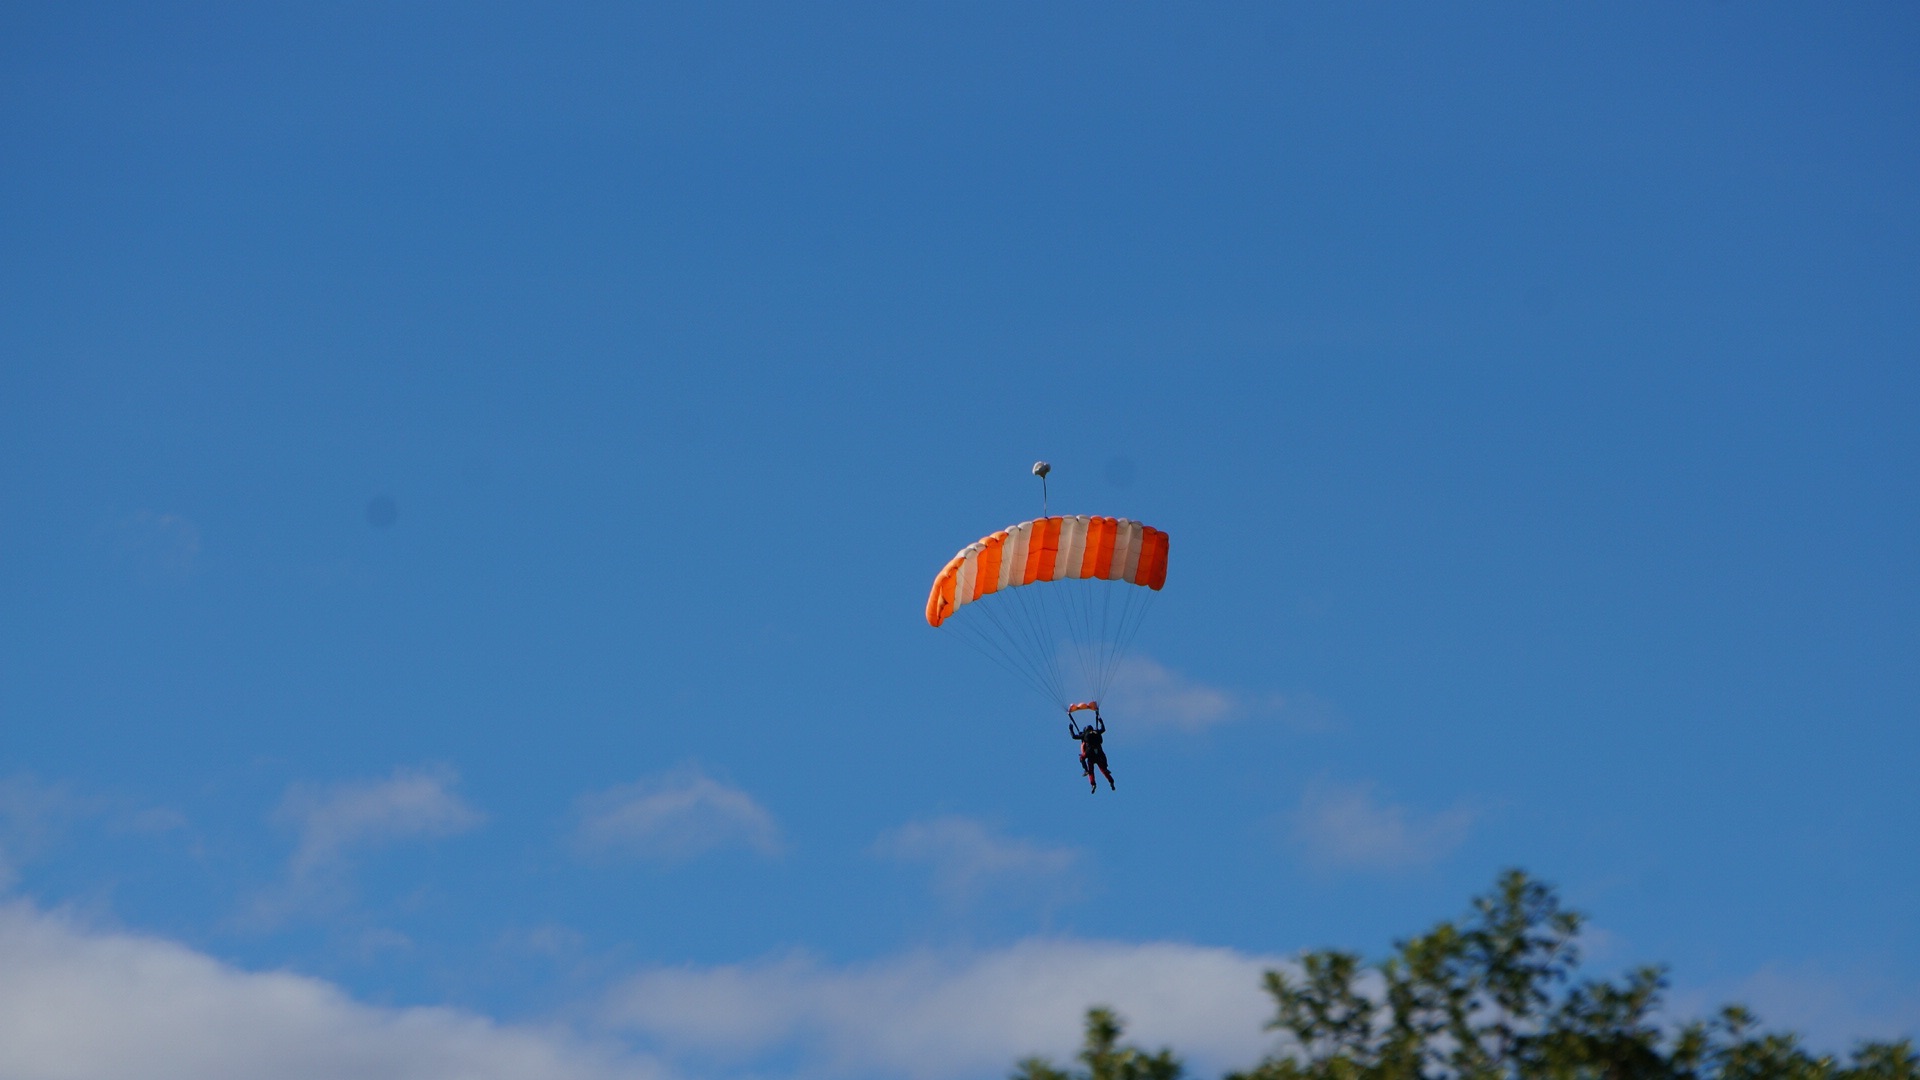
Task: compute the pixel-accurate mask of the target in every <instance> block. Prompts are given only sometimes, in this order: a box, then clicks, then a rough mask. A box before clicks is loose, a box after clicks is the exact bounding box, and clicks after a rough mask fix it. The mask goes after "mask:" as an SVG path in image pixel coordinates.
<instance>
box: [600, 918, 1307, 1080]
mask: <svg viewBox="0 0 1920 1080" xmlns="http://www.w3.org/2000/svg"><path fill="white" fill-rule="evenodd" d="M1281 962H1282V961H1281V960H1280V959H1279V958H1277V957H1261V956H1250V955H1247V954H1245V953H1239V952H1235V951H1233V950H1230V949H1210V948H1202V947H1199V946H1194V945H1183V944H1174V943H1152V944H1126V943H1121V942H1104V941H1078V940H1047V939H1036V940H1030V941H1025V942H1020V943H1018V944H1015V945H1012V946H1009V947H1007V948H1003V949H997V950H992V951H982V952H959V953H938V952H918V953H912V954H908V955H905V956H900V957H896V958H890V959H885V960H880V961H875V962H872V963H867V964H856V965H851V966H845V967H835V966H830V965H827V964H824V963H822V962H820V961H818V960H816V959H813V958H811V957H808V956H805V955H794V956H789V957H785V958H780V959H771V960H766V961H762V962H759V963H753V964H741V965H729V966H721V967H709V968H696V967H688V968H677V969H660V970H654V971H649V972H644V973H642V974H639V975H637V976H634V977H633V978H631V979H630V980H628V981H627V982H626V983H624V984H622V985H621V986H619V987H618V988H617V989H616V990H615V991H614V992H613V993H612V994H611V995H610V996H609V999H608V1006H607V1010H606V1017H607V1020H608V1022H609V1023H611V1024H614V1025H616V1026H619V1027H623V1028H625V1029H628V1030H631V1031H634V1032H637V1033H640V1034H642V1035H644V1036H646V1037H648V1038H649V1039H650V1040H652V1041H653V1042H654V1043H655V1044H656V1045H657V1046H658V1047H659V1048H660V1049H661V1050H662V1051H664V1052H668V1053H672V1054H674V1055H675V1056H677V1057H681V1058H684V1059H689V1060H704V1061H705V1062H706V1063H707V1064H708V1065H709V1066H710V1067H711V1066H713V1065H732V1066H751V1065H754V1064H755V1063H759V1062H766V1061H770V1060H775V1059H776V1056H777V1059H778V1060H781V1061H783V1062H787V1063H790V1065H791V1067H792V1068H793V1071H794V1072H796V1073H798V1074H800V1075H819V1074H826V1075H832V1076H868V1075H882V1076H890V1077H900V1076H904V1077H911V1078H914V1080H944V1078H948V1077H972V1076H1003V1075H1005V1073H1006V1070H1007V1069H1008V1068H1009V1067H1011V1065H1012V1064H1013V1062H1014V1061H1015V1060H1017V1059H1018V1058H1021V1057H1024V1056H1026V1055H1028V1054H1032V1053H1043V1054H1047V1055H1049V1056H1051V1057H1053V1058H1055V1059H1056V1060H1063V1061H1064V1060H1066V1059H1068V1058H1070V1057H1071V1055H1072V1054H1073V1053H1074V1052H1075V1051H1076V1050H1077V1048H1078V1046H1079V1042H1080V1036H1081V1023H1082V1018H1083V1017H1084V1015H1085V1012H1086V1009H1087V1007H1088V1006H1089V1005H1094V1004H1107V1005H1111V1006H1113V1007H1114V1008H1116V1009H1118V1010H1119V1011H1120V1013H1121V1015H1122V1016H1123V1017H1124V1018H1125V1019H1126V1020H1127V1021H1128V1032H1127V1037H1128V1039H1129V1041H1132V1042H1136V1043H1139V1044H1141V1045H1145V1046H1151V1047H1158V1046H1161V1045H1163V1044H1169V1045H1172V1046H1173V1048H1174V1050H1175V1051H1176V1052H1177V1053H1179V1054H1181V1055H1183V1056H1184V1057H1185V1058H1186V1059H1187V1061H1188V1064H1189V1065H1190V1066H1192V1067H1194V1068H1195V1069H1196V1071H1197V1072H1199V1073H1200V1074H1204V1073H1205V1072H1207V1071H1209V1070H1218V1069H1224V1068H1228V1067H1237V1066H1246V1065H1250V1064H1252V1063H1253V1062H1254V1061H1256V1060H1258V1059H1259V1058H1260V1057H1261V1056H1262V1055H1263V1054H1265V1053H1266V1052H1267V1051H1268V1050H1269V1048H1270V1047H1271V1045H1272V1039H1271V1038H1270V1037H1268V1036H1267V1035H1266V1034H1264V1033H1263V1032H1262V1030H1261V1028H1262V1025H1264V1024H1265V1023H1266V1021H1267V1020H1268V1019H1269V1018H1270V1016H1271V1005H1270V1002H1269V1000H1268V998H1267V997H1266V995H1265V994H1264V993H1263V992H1262V991H1261V989H1260V977H1261V973H1262V972H1263V971H1265V970H1266V969H1268V968H1271V967H1276V966H1279V965H1280V964H1281Z"/></svg>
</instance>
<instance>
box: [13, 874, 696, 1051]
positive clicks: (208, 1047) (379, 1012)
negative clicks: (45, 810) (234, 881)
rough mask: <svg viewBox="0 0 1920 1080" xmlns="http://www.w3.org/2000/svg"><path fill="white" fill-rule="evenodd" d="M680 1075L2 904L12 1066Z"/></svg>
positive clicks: (536, 1031) (558, 1038) (514, 1029)
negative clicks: (371, 1001)
mask: <svg viewBox="0 0 1920 1080" xmlns="http://www.w3.org/2000/svg"><path fill="white" fill-rule="evenodd" d="M664 1075H666V1074H665V1073H664V1072H663V1071H662V1070H660V1069H658V1068H657V1067H655V1066H653V1065H652V1064H651V1063H649V1062H646V1061H643V1060H640V1059H637V1058H634V1057H632V1056H630V1055H625V1054H622V1053H621V1052H619V1051H618V1050H617V1049H616V1048H614V1047H611V1046H608V1045H601V1044H594V1043H591V1042H588V1041H586V1040H583V1039H581V1038H579V1037H578V1036H575V1035H573V1034H570V1033H568V1032H565V1031H561V1030H558V1029H546V1028H540V1027H533V1026H524V1025H507V1024H500V1023H496V1022H494V1021H492V1020H489V1019H487V1018H485V1017H482V1016H478V1015H475V1014H473V1013H470V1012H465V1011H462V1010H458V1009H450V1008H407V1009H393V1008H379V1007H374V1006H369V1005H365V1004H361V1003H359V1002H355V1001H353V1000H352V999H350V998H349V997H347V995H345V994H344V993H342V992H341V991H340V990H339V988H337V987H335V986H334V985H332V984H331V983H327V982H323V981H321V980H319V979H313V978H308V977H305V976H300V975H293V974H287V973H281V972H273V973H256V972H246V971H241V970H238V969H236V968H233V967H229V966H227V965H225V964H223V963H221V962H219V961H217V960H215V959H213V958H211V957H208V956H206V955H204V954H201V953H198V952H195V951H193V950H192V949H188V948H185V947H183V946H181V945H178V944H175V943H173V942H169V941H164V940H161V939H158V938H152V937H144V936H138V935H133V934H126V933H103V932H98V931H93V930H89V929H87V928H84V927H82V926H80V925H77V924H76V923H74V922H72V921H71V920H69V919H66V918H63V917H61V916H58V915H54V914H49V913H46V912H41V911H37V910H35V909H34V908H33V907H31V906H30V905H27V904H25V903H14V904H10V905H6V906H3V907H0V1076H8V1077H22V1078H26V1077H42V1078H54V1077H58V1078H60V1080H95V1078H98V1080H118V1078H121V1077H129V1076H137V1077H141V1078H143V1080H173V1078H179V1080H189V1078H191V1080H227V1078H232V1080H253V1078H257V1077H266V1076H271V1077H275V1078H276V1080H309V1078H311V1080H337V1078H339V1077H348V1076H350V1077H355V1078H358V1080H385V1078H393V1080H402V1078H405V1080H455V1078H459V1080H521V1078H528V1080H531V1078H541V1080H615V1078H631V1080H640V1078H647V1077H659V1076H664Z"/></svg>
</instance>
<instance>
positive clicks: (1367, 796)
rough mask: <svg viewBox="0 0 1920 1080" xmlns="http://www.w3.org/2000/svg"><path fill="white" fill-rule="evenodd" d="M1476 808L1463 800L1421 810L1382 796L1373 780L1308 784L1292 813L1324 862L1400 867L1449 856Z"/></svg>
mask: <svg viewBox="0 0 1920 1080" xmlns="http://www.w3.org/2000/svg"><path fill="white" fill-rule="evenodd" d="M1477 817H1478V814H1476V813H1475V812H1474V811H1473V810H1471V809H1468V808H1467V807H1464V806H1456V807H1453V808H1451V809H1448V810H1442V811H1439V812H1437V813H1430V814H1422V813H1419V812H1417V811H1415V810H1412V809H1409V808H1408V807H1405V806H1400V805H1397V804H1394V803H1389V802H1382V801H1380V800H1379V799H1378V798H1377V797H1376V796H1375V794H1374V789H1373V785H1371V784H1336V783H1333V782H1331V781H1326V780H1319V781H1315V782H1314V783H1312V784H1310V785H1309V786H1308V787H1307V789H1306V791H1305V792H1304V793H1302V795H1301V797H1300V806H1299V808H1298V809H1297V810H1296V811H1294V813H1293V815H1292V832H1293V839H1294V841H1295V842H1296V843H1298V844H1299V845H1300V847H1301V848H1302V849H1303V850H1304V851H1305V853H1306V855H1307V858H1308V859H1309V860H1310V861H1311V862H1313V863H1316V864H1318V865H1320V866H1322V867H1329V868H1336V867H1337V868H1343V869H1365V870H1400V869H1406V868H1410V867H1416V866H1426V865H1430V864H1432V863H1434V862H1437V861H1439V860H1440V859H1442V858H1445V857H1446V856H1447V855H1449V854H1451V853H1452V852H1453V850H1454V849H1455V848H1457V847H1459V846H1460V844H1461V843H1462V842H1464V841H1465V840H1466V838H1467V833H1468V831H1469V830H1470V829H1471V828H1472V827H1473V823H1474V821H1475V820H1476V819H1477Z"/></svg>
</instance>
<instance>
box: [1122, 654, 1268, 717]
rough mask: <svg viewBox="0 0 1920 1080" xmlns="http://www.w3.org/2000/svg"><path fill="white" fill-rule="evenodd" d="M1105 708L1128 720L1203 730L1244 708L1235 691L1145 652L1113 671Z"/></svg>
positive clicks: (1238, 712) (1237, 714)
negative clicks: (1183, 672)
mask: <svg viewBox="0 0 1920 1080" xmlns="http://www.w3.org/2000/svg"><path fill="white" fill-rule="evenodd" d="M1102 704H1103V705H1104V706H1106V708H1105V711H1107V712H1110V713H1113V714H1114V715H1116V716H1121V715H1124V716H1125V717H1126V718H1127V721H1128V722H1129V723H1135V722H1138V723H1141V724H1146V725H1153V726H1160V727H1173V728H1179V729H1180V730H1182V731H1200V730H1202V729H1204V728H1209V727H1212V726H1213V725H1215V724H1218V723H1221V722H1223V721H1227V720H1231V719H1233V718H1235V717H1236V716H1239V715H1241V713H1243V712H1244V711H1245V704H1244V703H1243V702H1242V701H1241V700H1240V699H1239V698H1238V697H1237V696H1235V695H1233V694H1230V693H1228V692H1227V691H1225V690H1221V689H1219V688H1218V687H1213V686H1208V685H1206V684H1204V683H1199V682H1195V681H1194V680H1192V679H1189V678H1187V677H1186V676H1184V675H1181V674H1180V673H1179V672H1176V671H1173V670H1172V669H1170V668H1167V667H1164V666H1162V665H1161V664H1160V663H1158V662H1156V661H1154V660H1150V659H1148V658H1147V657H1144V656H1135V657H1131V658H1129V659H1128V660H1126V661H1124V662H1123V663H1122V664H1121V665H1120V667H1119V669H1118V670H1117V671H1115V672H1114V676H1113V684H1112V687H1111V688H1110V689H1109V690H1108V692H1107V700H1106V701H1105V702H1103V703H1102Z"/></svg>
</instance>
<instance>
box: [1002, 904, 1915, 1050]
mask: <svg viewBox="0 0 1920 1080" xmlns="http://www.w3.org/2000/svg"><path fill="white" fill-rule="evenodd" d="M1584 921H1585V919H1584V917H1583V916H1582V915H1581V914H1580V913H1578V912H1575V911H1570V910H1567V909H1565V908H1563V907H1562V906H1561V904H1560V898H1559V896H1558V895H1556V894H1555V893H1554V891H1553V889H1552V888H1550V887H1549V886H1547V885H1545V884H1542V883H1541V882H1538V881H1535V880H1533V879H1532V878H1530V877H1528V876H1527V875H1526V874H1524V873H1522V872H1521V871H1518V870H1509V871H1507V872H1506V873H1504V874H1502V875H1501V876H1500V877H1499V879H1498V880H1497V881H1496V882H1495V883H1494V887H1493V890H1492V891H1491V892H1489V893H1488V894H1487V895H1485V896H1481V897H1478V898H1476V899H1475V900H1474V901H1473V904H1472V908H1471V910H1470V911H1469V912H1468V914H1467V915H1466V916H1465V917H1464V918H1462V919H1459V920H1449V921H1447V922H1442V923H1439V924H1437V925H1436V926H1434V927H1433V928H1432V929H1431V930H1429V931H1427V932H1426V933H1425V934H1422V935H1420V936H1418V937H1415V938H1410V939H1408V940H1406V941H1401V942H1398V943H1396V945H1395V947H1394V952H1393V954H1392V955H1391V956H1389V957H1387V958H1386V959H1385V960H1382V961H1380V962H1378V963H1371V964H1370V963H1367V962H1366V961H1364V960H1363V959H1362V958H1361V957H1360V956H1359V955H1358V954H1357V953H1351V952H1343V951H1340V950H1337V949H1323V950H1317V951H1314V952H1309V953H1306V954H1305V955H1303V956H1301V957H1300V961H1299V966H1298V970H1297V971H1293V972H1286V971H1268V972H1266V974H1265V977H1264V985H1265V988H1266V991H1267V993H1268V994H1269V995H1271V996H1272V998H1273V1001H1274V1006H1275V1013H1274V1018H1273V1020H1272V1021H1271V1022H1270V1023H1268V1024H1267V1029H1268V1030H1269V1031H1278V1032H1282V1033H1284V1034H1285V1035H1286V1036H1287V1037H1288V1041H1289V1043H1290V1045H1289V1047H1288V1049H1287V1050H1286V1052H1284V1053H1281V1054H1277V1055H1274V1056H1271V1057H1268V1058H1267V1059H1266V1060H1264V1061H1262V1062H1260V1064H1258V1065H1256V1066H1254V1067H1253V1068H1252V1069H1250V1070H1248V1071H1246V1072H1238V1073H1230V1074H1228V1076H1227V1080H1920V1054H1916V1053H1915V1051H1914V1046H1913V1041H1912V1040H1911V1039H1903V1040H1900V1041H1898V1042H1864V1043H1861V1044H1860V1045H1859V1046H1858V1047H1856V1048H1855V1049H1854V1051H1853V1053H1852V1054H1851V1055H1849V1057H1848V1059H1847V1060H1846V1061H1845V1062H1842V1061H1840V1060H1837V1059H1836V1058H1834V1057H1832V1056H1828V1055H1815V1054H1813V1053H1812V1052H1811V1051H1809V1050H1807V1049H1806V1048H1805V1047H1803V1046H1802V1045H1801V1044H1800V1042H1799V1040H1798V1038H1796V1037H1795V1036H1794V1035H1792V1034H1789V1033H1785V1032H1766V1031H1762V1030H1760V1026H1759V1021H1758V1020H1757V1019H1756V1018H1755V1017H1754V1016H1753V1014H1752V1013H1750V1012H1748V1011H1747V1010H1746V1009H1745V1008H1742V1007H1741V1006H1738V1005H1729V1006H1727V1007H1726V1008H1724V1009H1722V1010H1721V1011H1720V1012H1719V1013H1718V1014H1717V1015H1715V1016H1714V1018H1713V1019H1711V1020H1709V1021H1696V1022H1693V1023H1689V1024H1685V1025H1682V1026H1678V1027H1675V1026H1673V1025H1672V1024H1670V1023H1667V1022H1665V1021H1664V1020H1663V1018H1662V1016H1661V1004H1662V1001H1663V997H1662V995H1663V994H1664V992H1665V991H1666V988H1667V974H1666V969H1665V968H1662V967H1657V966H1649V967H1641V968H1636V969H1634V970H1632V971H1629V972H1627V973H1626V974H1625V975H1623V976H1621V977H1620V978H1618V979H1615V980H1607V979H1589V980H1583V981H1576V980H1575V972H1576V969H1577V968H1578V966H1579V963H1580V952H1579V948H1578V939H1579V936H1580V927H1581V925H1582V923H1583V922H1584ZM1120 1033H1121V1027H1120V1022H1119V1020H1118V1019H1117V1018H1116V1017H1114V1015H1113V1013H1112V1012H1110V1011H1109V1010H1106V1009H1092V1010H1089V1011H1088V1013H1087V1044H1086V1046H1087V1048H1086V1049H1085V1050H1083V1051H1082V1052H1081V1054H1080V1059H1081V1060H1082V1061H1084V1062H1086V1063H1087V1064H1088V1066H1089V1068H1090V1069H1091V1070H1092V1071H1091V1072H1089V1073H1086V1074H1082V1076H1083V1077H1085V1078H1086V1080H1109V1078H1114V1080H1120V1078H1125V1080H1135V1078H1139V1080H1148V1078H1151V1080H1160V1078H1163V1077H1164V1078H1168V1080H1172V1078H1177V1077H1178V1076H1179V1075H1180V1064H1179V1062H1178V1060H1177V1059H1175V1058H1174V1057H1173V1054H1172V1051H1171V1050H1165V1049H1163V1050H1161V1051H1160V1052H1159V1053H1158V1054H1157V1055H1145V1054H1143V1053H1141V1052H1140V1051H1138V1050H1134V1049H1131V1048H1117V1043H1118V1040H1119V1037H1120ZM1129 1055H1131V1056H1129ZM1155 1069H1160V1070H1165V1071H1153V1070H1155ZM1013 1076H1014V1080H1069V1077H1068V1074H1067V1073H1065V1072H1062V1071H1060V1070H1058V1069H1055V1068H1054V1067H1053V1066H1052V1065H1051V1064H1049V1063H1048V1062H1046V1061H1044V1060H1042V1059H1039V1058H1029V1059H1027V1060H1026V1061H1023V1062H1021V1063H1020V1066H1019V1069H1018V1070H1017V1071H1016V1072H1015V1073H1014V1074H1013Z"/></svg>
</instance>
